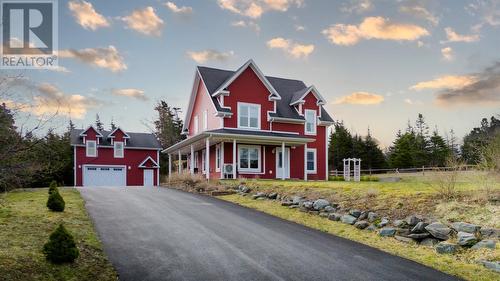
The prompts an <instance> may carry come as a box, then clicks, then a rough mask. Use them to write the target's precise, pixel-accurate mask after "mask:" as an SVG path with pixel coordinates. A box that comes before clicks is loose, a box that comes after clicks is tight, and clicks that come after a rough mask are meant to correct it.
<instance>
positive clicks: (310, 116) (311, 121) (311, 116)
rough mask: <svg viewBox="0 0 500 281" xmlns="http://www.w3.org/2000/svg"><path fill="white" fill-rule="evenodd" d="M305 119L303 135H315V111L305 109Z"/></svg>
mask: <svg viewBox="0 0 500 281" xmlns="http://www.w3.org/2000/svg"><path fill="white" fill-rule="evenodd" d="M305 118H306V124H305V134H306V135H316V119H317V118H316V110H311V109H306V110H305Z"/></svg>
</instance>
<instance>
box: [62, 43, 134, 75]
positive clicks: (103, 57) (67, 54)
mask: <svg viewBox="0 0 500 281" xmlns="http://www.w3.org/2000/svg"><path fill="white" fill-rule="evenodd" d="M58 55H59V57H61V58H74V59H77V60H79V61H81V62H83V63H86V64H89V65H92V66H96V67H100V68H106V69H109V70H111V71H112V72H118V71H123V70H125V69H127V65H126V64H125V62H124V61H123V57H122V56H121V55H120V53H119V52H118V50H117V49H116V48H115V47H114V46H112V45H110V46H109V47H107V48H87V49H81V50H75V49H68V50H61V51H59V52H58Z"/></svg>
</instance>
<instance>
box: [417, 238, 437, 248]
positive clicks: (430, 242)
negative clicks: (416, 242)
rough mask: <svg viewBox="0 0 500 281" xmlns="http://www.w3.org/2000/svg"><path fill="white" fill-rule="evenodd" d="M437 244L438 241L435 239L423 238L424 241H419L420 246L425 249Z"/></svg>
mask: <svg viewBox="0 0 500 281" xmlns="http://www.w3.org/2000/svg"><path fill="white" fill-rule="evenodd" d="M437 243H439V240H438V239H436V238H425V239H424V240H422V241H420V245H422V246H427V247H434V245H436V244H437Z"/></svg>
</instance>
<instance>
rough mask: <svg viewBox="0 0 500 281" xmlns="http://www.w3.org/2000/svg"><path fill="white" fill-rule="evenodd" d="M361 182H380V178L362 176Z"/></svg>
mask: <svg viewBox="0 0 500 281" xmlns="http://www.w3.org/2000/svg"><path fill="white" fill-rule="evenodd" d="M360 180H361V181H378V180H379V179H378V177H375V176H362V177H361V178H360Z"/></svg>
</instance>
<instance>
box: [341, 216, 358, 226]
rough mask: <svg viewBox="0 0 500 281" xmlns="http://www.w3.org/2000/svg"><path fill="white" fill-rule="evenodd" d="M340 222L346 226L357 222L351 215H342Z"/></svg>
mask: <svg viewBox="0 0 500 281" xmlns="http://www.w3.org/2000/svg"><path fill="white" fill-rule="evenodd" d="M340 220H341V221H342V222H343V223H346V224H354V223H355V222H356V220H357V218H356V217H354V216H351V215H343V216H342V217H341V218H340Z"/></svg>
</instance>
